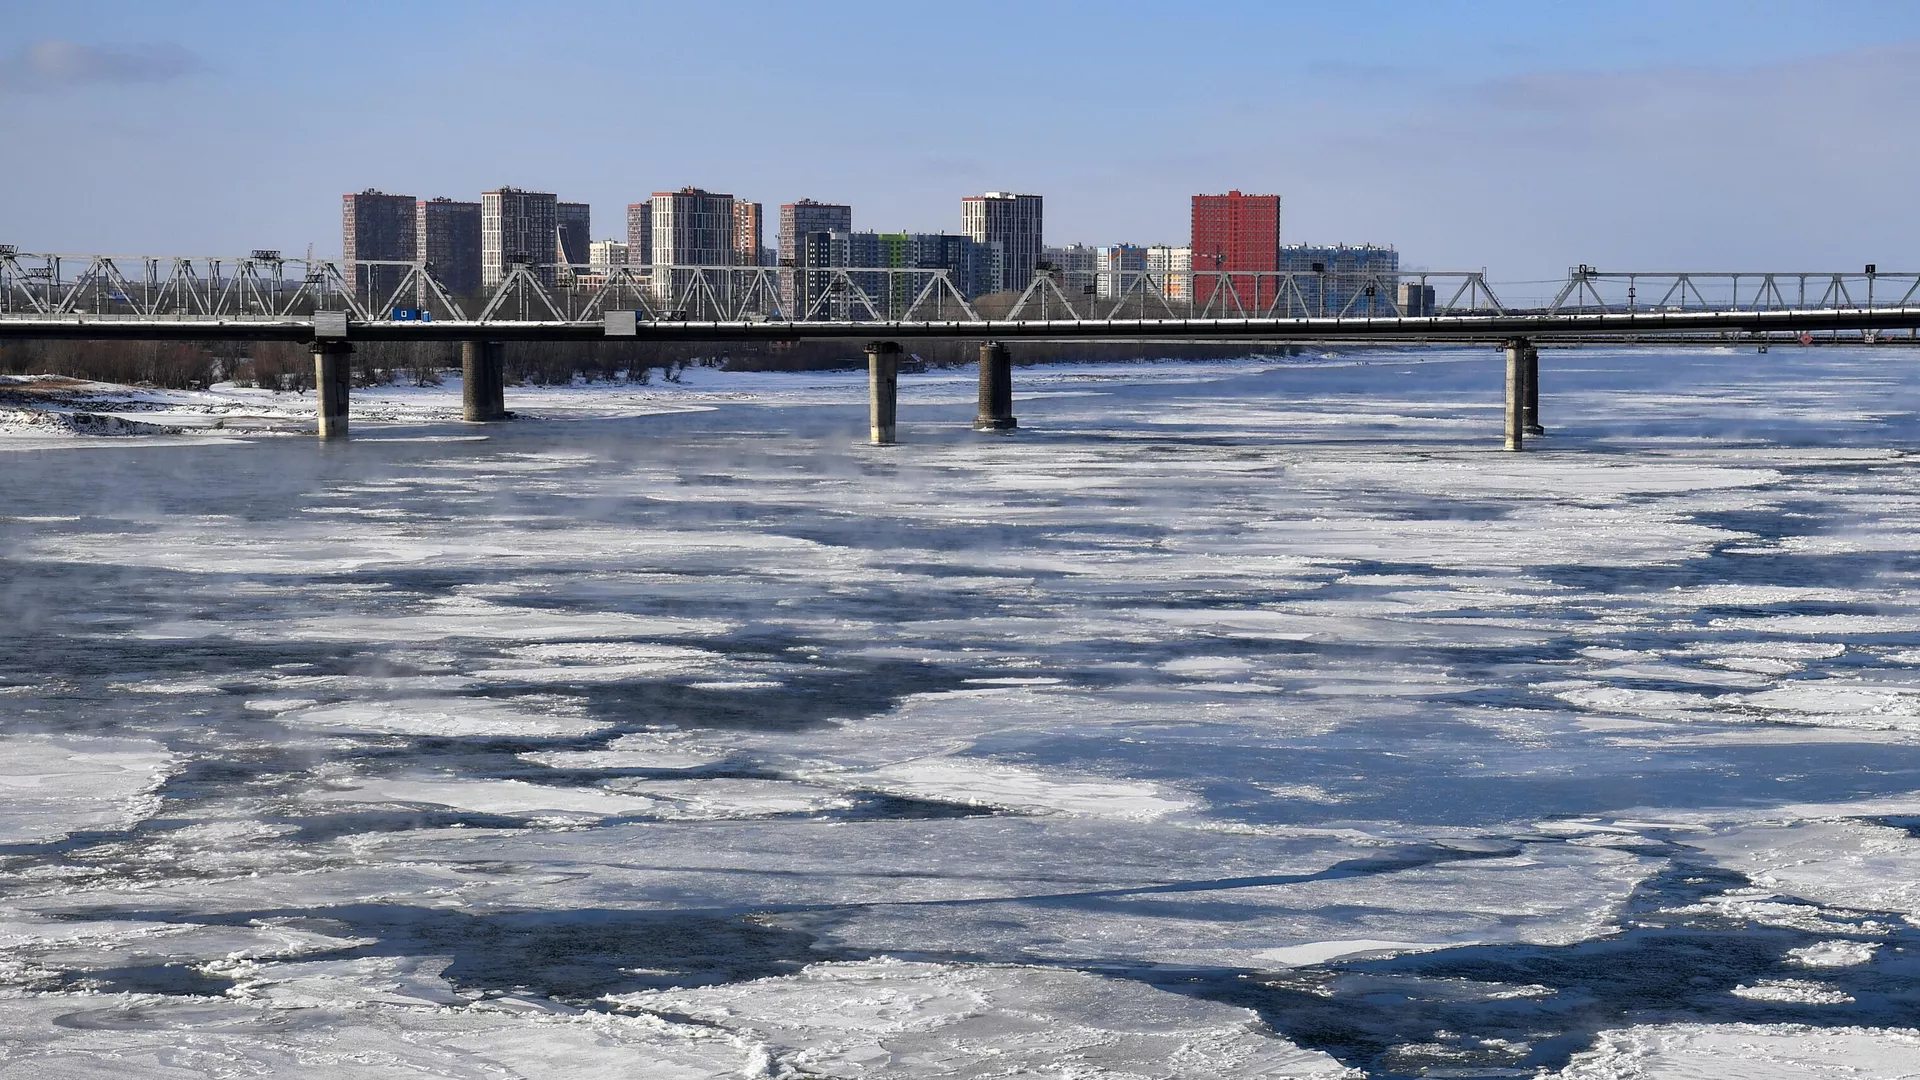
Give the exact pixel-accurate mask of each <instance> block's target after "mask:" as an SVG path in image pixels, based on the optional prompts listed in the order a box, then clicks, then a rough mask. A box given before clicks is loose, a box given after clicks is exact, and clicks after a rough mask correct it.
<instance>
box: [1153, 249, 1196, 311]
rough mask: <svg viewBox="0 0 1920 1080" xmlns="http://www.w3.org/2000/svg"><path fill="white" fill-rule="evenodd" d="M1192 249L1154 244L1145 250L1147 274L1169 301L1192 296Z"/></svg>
mask: <svg viewBox="0 0 1920 1080" xmlns="http://www.w3.org/2000/svg"><path fill="white" fill-rule="evenodd" d="M1192 271H1193V249H1192V248H1185V247H1172V246H1169V245H1167V244H1155V245H1153V246H1152V247H1150V248H1148V249H1147V273H1148V274H1151V275H1152V276H1153V282H1154V284H1155V285H1157V286H1159V288H1160V291H1161V292H1162V293H1164V294H1165V295H1166V297H1167V299H1169V300H1185V299H1186V298H1187V297H1189V296H1192V295H1193V273H1192Z"/></svg>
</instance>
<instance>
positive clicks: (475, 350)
mask: <svg viewBox="0 0 1920 1080" xmlns="http://www.w3.org/2000/svg"><path fill="white" fill-rule="evenodd" d="M502 352H503V349H502V346H501V344H500V342H498V341H463V342H461V343H460V381H461V390H460V406H461V416H462V417H463V418H464V419H467V420H474V421H482V422H484V421H490V420H505V419H506V418H507V377H506V364H505V362H504V358H503V357H502V355H501V353H502Z"/></svg>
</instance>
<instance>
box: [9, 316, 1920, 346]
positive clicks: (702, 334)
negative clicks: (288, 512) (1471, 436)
mask: <svg viewBox="0 0 1920 1080" xmlns="http://www.w3.org/2000/svg"><path fill="white" fill-rule="evenodd" d="M1916 328H1920V307H1897V308H1889V307H1878V308H1811V309H1801V310H1778V311H1667V312H1644V311H1643V312H1632V313H1627V312H1606V313H1591V314H1582V313H1572V314H1569V313H1564V312H1563V313H1553V314H1548V313H1524V312H1521V313H1508V314H1483V315H1438V316H1424V317H1399V318H1371V317H1370V318H1278V319H1262V318H1247V319H1020V320H952V321H914V322H887V321H857V322H827V321H809V322H772V321H741V322H696V321H677V320H660V321H639V322H638V323H637V324H635V326H634V330H633V332H632V334H630V335H629V334H627V333H625V332H624V331H623V330H615V331H613V332H610V323H608V322H602V321H594V322H561V321H548V322H516V321H502V320H488V321H485V322H481V321H475V320H468V321H455V320H446V321H435V322H401V321H395V322H386V321H355V322H349V323H347V324H346V326H345V333H344V336H345V337H346V338H347V339H348V340H357V341H471V340H478V339H485V340H490V341H596V340H638V341H798V340H803V339H812V340H820V339H828V340H873V339H889V340H926V339H969V340H971V339H979V340H1007V341H1010V340H1026V341H1094V340H1108V341H1247V342H1307V341H1314V342H1356V343H1361V342H1366V343H1392V342H1409V343H1417V342H1493V341H1505V340H1509V339H1512V338H1537V339H1553V338H1591V337H1595V336H1609V335H1618V336H1622V337H1626V336H1640V335H1650V336H1653V335H1667V334H1799V333H1823V332H1836V331H1837V332H1858V331H1865V330H1877V331H1891V330H1912V329H1916ZM340 336H343V335H342V334H341V333H340V332H339V326H338V324H335V325H333V326H329V327H327V328H325V329H318V328H316V324H315V321H314V320H313V319H311V318H292V319H288V318H273V317H262V318H225V319H196V318H191V317H183V318H178V319H170V318H151V317H127V316H112V315H105V316H102V315H58V316H47V315H38V314H9V315H0V338H13V339H31V338H68V339H86V340H114V339H121V340H194V341H208V340H241V341H312V340H315V339H316V338H325V337H340Z"/></svg>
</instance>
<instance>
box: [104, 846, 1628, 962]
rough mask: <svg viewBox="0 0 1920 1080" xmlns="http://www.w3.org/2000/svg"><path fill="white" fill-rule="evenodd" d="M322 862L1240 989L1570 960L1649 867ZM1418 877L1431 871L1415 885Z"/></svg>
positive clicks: (1200, 860)
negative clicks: (1483, 954)
mask: <svg viewBox="0 0 1920 1080" xmlns="http://www.w3.org/2000/svg"><path fill="white" fill-rule="evenodd" d="M335 850H337V851H338V852H339V853H340V854H341V856H343V857H345V858H348V859H349V860H350V861H351V862H353V863H354V864H355V869H354V870H353V871H351V873H352V875H353V876H354V877H355V878H356V880H360V881H362V882H363V886H362V887H368V888H372V889H373V890H374V891H376V892H378V893H380V894H383V895H393V894H395V893H397V892H399V891H403V890H404V889H405V888H408V887H414V888H418V887H419V885H418V884H414V885H411V886H409V885H408V884H406V882H407V881H408V880H409V879H412V878H414V877H415V876H416V875H418V874H420V873H427V872H431V874H432V875H433V876H434V879H435V880H436V881H438V882H439V885H440V890H439V891H440V894H441V895H444V896H446V897H448V898H450V899H451V898H457V899H458V902H459V903H460V904H462V905H464V906H466V907H469V908H473V909H496V910H567V909H589V908H603V907H612V908H622V909H639V910H686V909H693V910H718V911H739V912H754V911H759V912H767V913H771V914H770V915H769V916H768V917H770V918H772V919H774V920H775V921H777V922H779V923H781V924H783V925H790V926H792V927H793V928H795V929H801V930H804V931H806V932H808V933H812V934H818V935H823V936H824V937H825V939H826V940H828V941H830V942H832V943H833V944H835V945H838V946H842V947H845V948H849V949H856V950H863V951H899V952H902V953H906V954H920V955H925V954H928V953H933V954H940V953H953V954H959V955H989V956H1002V957H1009V958H1022V959H1027V960H1047V961H1063V962H1072V963H1083V962H1091V961H1095V960H1098V961H1100V962H1115V963H1120V962H1126V963H1140V964H1177V965H1210V966H1218V967H1254V968H1263V967H1264V968H1272V967H1283V966H1288V964H1289V963H1290V962H1291V961H1290V959H1289V957H1288V955H1287V954H1284V953H1275V952H1273V950H1279V949H1284V948H1287V947H1291V946H1301V945H1310V944H1313V943H1318V942H1329V941H1335V942H1338V941H1345V940H1348V939H1352V938H1368V939H1380V940H1387V941H1394V942H1402V943H1406V947H1407V948H1440V947H1445V946H1448V945H1457V944H1465V943H1472V942H1522V943H1532V944H1565V943H1569V942H1573V941H1579V940H1584V939H1586V938H1589V937H1593V936H1598V935H1602V934H1605V933H1607V932H1609V931H1610V930H1611V929H1612V927H1613V926H1614V916H1615V912H1616V910H1617V908H1618V906H1619V904H1620V903H1621V902H1622V901H1623V900H1624V899H1625V897H1626V896H1627V895H1628V894H1629V893H1630V892H1631V891H1632V890H1633V888H1634V887H1635V885H1637V884H1638V883H1639V882H1640V881H1642V880H1643V879H1644V878H1645V877H1646V876H1647V875H1648V874H1650V873H1651V872H1653V871H1654V870H1655V869H1656V868H1657V866H1658V860H1655V859H1651V858H1646V857H1642V856H1639V855H1636V854H1633V853H1631V852H1627V851H1622V850H1619V849H1615V848H1606V847H1593V846H1582V845H1575V844H1565V843H1544V844H1531V845H1527V846H1525V847H1524V848H1521V849H1519V850H1518V851H1516V852H1514V853H1512V854H1504V853H1502V852H1499V851H1495V852H1492V853H1490V854H1489V856H1488V857H1480V858H1464V859H1463V858H1459V857H1458V856H1457V855H1449V854H1448V853H1447V852H1446V851H1445V850H1438V851H1434V852H1431V853H1429V852H1427V850H1426V849H1425V848H1424V847H1421V848H1417V849H1415V852H1414V854H1413V855H1412V856H1410V858H1411V859H1412V861H1411V862H1410V863H1407V864H1405V865H1404V867H1402V868H1397V869H1389V870H1387V872H1368V871H1365V870H1361V871H1358V872H1343V873H1342V874H1339V875H1335V876H1332V877H1324V876H1323V875H1324V872H1325V871H1327V870H1329V869H1331V868H1333V867H1334V866H1335V865H1336V864H1339V863H1342V862H1349V861H1352V860H1373V859H1379V858H1381V857H1383V856H1395V855H1396V853H1398V852H1403V851H1405V850H1407V849H1406V848H1404V847H1403V845H1401V844H1398V843H1395V842H1392V841H1389V840H1385V839H1381V838H1376V837H1372V836H1369V835H1367V834H1364V833H1360V832H1345V833H1330V832H1329V831H1327V830H1317V831H1309V830H1300V831H1298V832H1294V833H1288V832H1285V831H1280V830H1274V831H1271V832H1269V833H1265V834H1255V833H1244V832H1221V831H1215V830H1206V829H1184V828H1177V827H1171V826H1165V825H1155V824H1148V823H1128V822H1123V821H1115V820H1111V819H1084V818H1073V817H1064V816H1063V817H1046V818H1014V817H985V818H969V819H957V820H948V821H931V822H929V821H869V822H855V823H841V822H832V821H806V820H789V821H784V822H770V821H769V822H755V821H728V822H719V823H715V824H712V825H708V826H705V827H701V828H698V829H687V828H684V827H678V826H674V825H672V824H647V823H642V824H620V825H611V826H605V827H602V828H599V829H593V830H586V831H566V832H558V833H551V832H535V833H529V832H521V831H514V832H498V831H494V830H478V829H447V830H438V831H426V830H420V831H415V832H411V833H382V834H363V835H359V836H354V837H351V838H346V839H343V840H341V841H339V842H337V844H336V845H335ZM1429 858H1432V859H1438V860H1439V861H1434V862H1431V863H1429V864H1426V865H1422V864H1421V863H1422V860H1425V859H1429ZM368 867H392V868H394V873H395V880H394V882H393V883H392V884H391V885H387V886H374V885H372V884H371V880H372V879H377V877H378V874H377V873H373V872H370V871H369V870H368V869H367V868H368ZM502 867H511V868H512V869H513V873H511V874H505V873H502V872H501V870H500V869H499V868H502ZM330 876H332V874H331V873H323V874H319V875H316V876H313V877H306V878H303V877H298V876H286V875H274V876H272V877H271V878H268V879H260V880H255V879H247V880H235V881H227V882H221V883H218V884H214V885H208V886H202V887H200V888H198V889H195V890H194V891H193V894H192V895H193V896H194V904H195V906H196V907H198V908H200V909H202V910H225V911H245V910H249V909H250V908H252V907H254V906H256V905H263V906H266V907H268V908H270V909H274V910H278V909H279V908H280V907H281V906H282V905H287V904H292V905H295V906H321V905H322V904H324V902H325V901H324V899H319V898H317V899H315V900H313V901H307V900H304V899H303V898H302V897H301V894H302V893H303V892H304V891H306V890H308V889H314V888H321V889H324V890H325V891H326V892H327V893H329V894H336V893H338V892H340V891H342V888H343V887H334V886H329V885H328V884H327V879H328V878H329V877H330ZM165 888H170V887H163V889H165ZM139 895H141V896H142V897H144V900H143V901H142V902H144V903H157V902H159V900H158V897H157V895H156V894H155V893H154V892H153V891H150V890H149V891H143V892H142V893H141V894H139ZM98 899H100V900H102V901H105V902H107V903H109V904H112V903H114V902H115V901H113V900H112V899H111V898H110V897H107V896H104V895H103V896H99V897H98ZM1336 951H1340V950H1336Z"/></svg>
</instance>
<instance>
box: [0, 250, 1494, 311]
mask: <svg viewBox="0 0 1920 1080" xmlns="http://www.w3.org/2000/svg"><path fill="white" fill-rule="evenodd" d="M499 276H500V280H499V281H497V282H494V283H490V284H488V285H486V286H485V287H478V286H477V285H475V284H469V285H468V286H467V287H466V288H465V289H464V290H463V289H460V288H457V287H456V286H455V284H453V283H452V282H450V281H449V280H447V278H446V277H445V276H444V275H443V274H442V273H441V272H440V269H439V268H437V267H435V266H434V265H432V264H431V263H428V262H424V261H398V260H356V261H354V262H352V263H343V262H340V261H337V260H332V259H312V258H291V259H290V258H285V257H283V256H282V255H281V253H280V252H278V251H268V250H259V251H254V252H252V253H250V254H248V255H245V256H198V257H189V256H156V255H69V254H36V253H23V252H18V251H16V250H14V249H12V248H7V247H3V246H0V317H6V316H15V317H19V316H25V317H30V318H31V317H39V318H47V317H53V318H72V319H81V318H89V319H114V318H131V319H143V320H159V321H167V320H179V321H202V320H217V321H246V320H262V321H274V320H280V321H284V320H289V319H305V318H309V317H311V316H312V315H313V313H314V312H318V311H334V312H345V313H347V314H348V316H349V317H351V318H352V319H354V320H357V321H376V320H394V319H400V320H406V319H439V320H455V321H461V322H480V323H489V322H560V323H590V322H596V321H599V320H601V319H602V318H603V317H604V315H605V313H606V312H608V311H612V310H631V311H636V312H638V315H639V318H640V319H641V320H643V321H648V322H654V321H660V322H670V321H700V322H708V321H713V322H752V321H773V322H819V321H831V322H916V321H922V322H979V321H983V320H986V319H1011V320H1016V321H1033V320H1040V321H1050V320H1058V319H1071V320H1107V319H1244V318H1313V317H1322V318H1324V317H1373V318H1378V317H1392V316H1401V315H1416V316H1417V315H1448V314H1455V315H1457V314H1502V313H1505V312H1506V311H1507V308H1506V307H1505V306H1504V305H1503V304H1502V303H1501V301H1500V299H1499V298H1498V297H1497V296H1496V295H1495V294H1494V292H1493V289H1492V288H1491V287H1490V286H1489V285H1488V283H1487V280H1486V277H1485V275H1484V274H1482V273H1477V272H1469V271H1463V272H1439V271H1416V272H1406V273H1401V272H1396V271H1373V270H1365V269H1362V270H1351V269H1342V268H1338V267H1336V268H1333V269H1330V270H1329V269H1321V270H1307V271H1221V270H1201V271H1193V270H1175V271H1153V270H1145V269H1126V270H1108V271H1103V272H1101V273H1100V274H1098V275H1095V276H1090V277H1089V278H1088V280H1086V281H1081V280H1079V279H1078V278H1077V277H1076V276H1075V275H1071V274H1064V273H1060V272H1056V271H1050V270H1049V271H1041V272H1037V273H1035V274H1034V276H1033V278H1032V279H1031V281H1030V282H1029V284H1028V285H1027V287H1026V288H1025V289H1024V290H1022V291H1020V292H1019V293H1017V294H1016V293H1001V294H993V295H989V296H980V295H978V290H977V289H971V288H968V287H967V285H968V284H970V283H968V282H964V281H963V279H961V278H960V277H959V276H958V275H957V273H956V271H954V270H950V269H945V268H939V267H838V266H820V267H772V266H702V265H689V266H679V265H674V266H639V267H629V266H617V267H610V268H594V267H590V266H583V265H574V264H518V265H512V266H509V267H507V268H506V269H505V272H504V273H502V274H501V275H499ZM1096 282H1097V284H1096Z"/></svg>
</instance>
